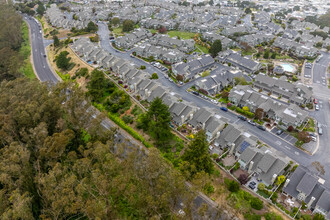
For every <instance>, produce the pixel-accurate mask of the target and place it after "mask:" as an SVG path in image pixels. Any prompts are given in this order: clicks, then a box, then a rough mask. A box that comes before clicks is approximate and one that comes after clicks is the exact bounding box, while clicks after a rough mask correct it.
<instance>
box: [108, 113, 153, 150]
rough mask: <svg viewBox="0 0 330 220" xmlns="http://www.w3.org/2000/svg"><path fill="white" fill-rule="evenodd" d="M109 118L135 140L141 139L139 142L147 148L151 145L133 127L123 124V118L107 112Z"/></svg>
mask: <svg viewBox="0 0 330 220" xmlns="http://www.w3.org/2000/svg"><path fill="white" fill-rule="evenodd" d="M108 116H109V118H110V119H111V120H112V121H113V122H115V123H116V124H117V125H118V126H119V127H121V128H122V129H124V130H125V131H127V132H128V133H129V134H130V135H132V136H133V138H135V139H136V140H139V141H141V143H142V144H143V145H144V146H146V147H147V148H149V147H152V145H151V144H150V143H148V142H147V141H146V140H145V139H144V137H142V136H141V135H140V134H139V133H137V132H136V131H135V130H134V129H133V128H131V127H130V126H128V125H127V124H125V122H124V121H123V120H121V118H119V117H118V116H116V115H113V114H111V113H108Z"/></svg>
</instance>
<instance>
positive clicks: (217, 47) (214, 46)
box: [209, 40, 222, 57]
mask: <svg viewBox="0 0 330 220" xmlns="http://www.w3.org/2000/svg"><path fill="white" fill-rule="evenodd" d="M221 50H222V44H221V40H215V41H214V43H213V44H212V45H211V47H210V49H209V53H210V54H211V56H212V57H216V56H217V55H218V53H219V52H220V51H221Z"/></svg>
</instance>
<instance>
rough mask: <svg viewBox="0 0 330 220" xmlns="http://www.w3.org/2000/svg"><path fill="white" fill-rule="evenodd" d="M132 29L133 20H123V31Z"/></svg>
mask: <svg viewBox="0 0 330 220" xmlns="http://www.w3.org/2000/svg"><path fill="white" fill-rule="evenodd" d="M132 30H134V22H133V21H132V20H125V21H124V22H123V32H130V31H132Z"/></svg>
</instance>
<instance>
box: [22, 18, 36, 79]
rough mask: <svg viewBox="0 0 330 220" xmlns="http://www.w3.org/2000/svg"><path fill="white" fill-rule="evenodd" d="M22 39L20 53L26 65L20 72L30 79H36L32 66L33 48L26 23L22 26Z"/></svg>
mask: <svg viewBox="0 0 330 220" xmlns="http://www.w3.org/2000/svg"><path fill="white" fill-rule="evenodd" d="M22 37H23V41H22V45H21V48H20V50H19V53H20V54H21V55H22V57H23V58H24V64H23V66H22V67H21V68H20V72H21V73H22V74H24V75H25V76H26V77H28V78H30V79H34V78H36V75H35V74H34V72H33V68H32V64H31V62H30V55H31V46H30V40H29V28H28V26H27V24H26V23H25V22H23V25H22Z"/></svg>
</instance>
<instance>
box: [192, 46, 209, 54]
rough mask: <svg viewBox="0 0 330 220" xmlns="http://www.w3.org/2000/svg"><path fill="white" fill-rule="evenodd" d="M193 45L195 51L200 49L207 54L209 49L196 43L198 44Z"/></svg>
mask: <svg viewBox="0 0 330 220" xmlns="http://www.w3.org/2000/svg"><path fill="white" fill-rule="evenodd" d="M195 47H196V50H195V51H197V52H200V51H202V52H203V53H205V54H208V53H209V50H208V49H207V48H206V47H203V46H201V45H198V44H195Z"/></svg>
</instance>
